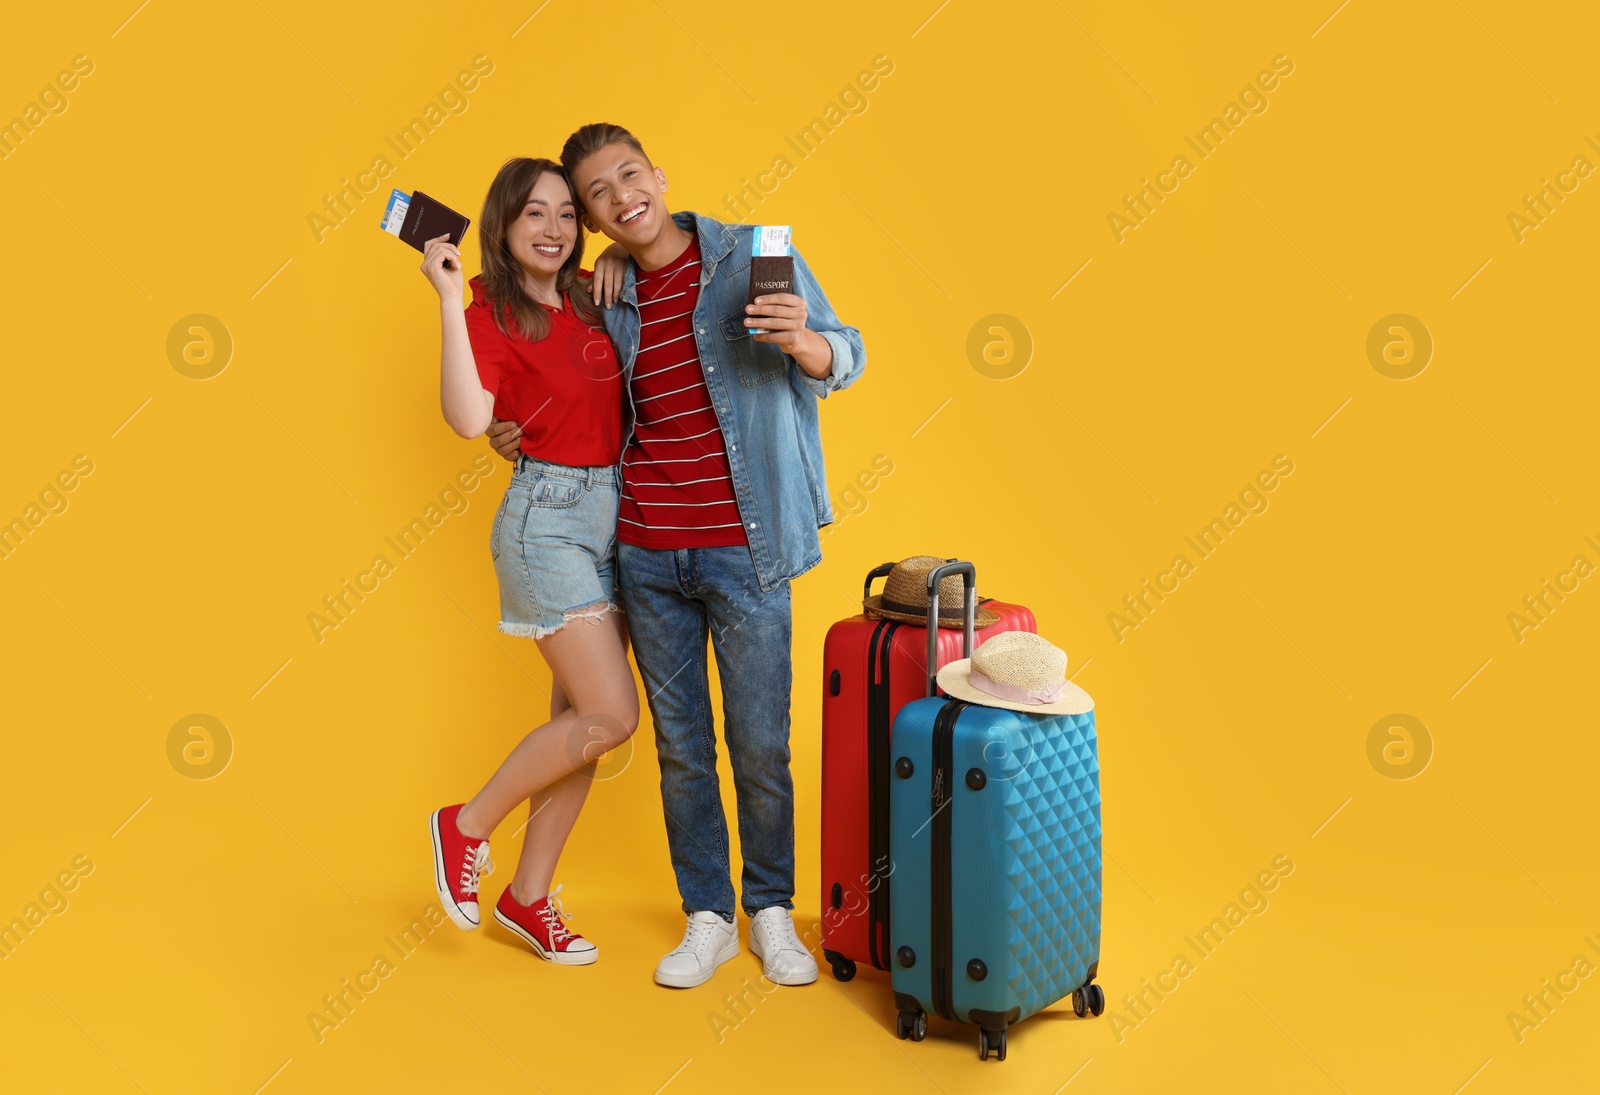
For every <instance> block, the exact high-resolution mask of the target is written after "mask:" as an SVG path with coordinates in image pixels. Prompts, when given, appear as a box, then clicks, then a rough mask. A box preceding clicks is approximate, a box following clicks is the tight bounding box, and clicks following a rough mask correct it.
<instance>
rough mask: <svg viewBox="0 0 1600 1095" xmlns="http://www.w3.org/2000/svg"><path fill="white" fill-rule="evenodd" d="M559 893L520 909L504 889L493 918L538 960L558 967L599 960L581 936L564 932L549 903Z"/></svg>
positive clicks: (552, 906)
mask: <svg viewBox="0 0 1600 1095" xmlns="http://www.w3.org/2000/svg"><path fill="white" fill-rule="evenodd" d="M560 892H561V887H560V886H557V887H556V888H555V891H554V892H552V893H551V894H550V896H549V897H541V898H540V899H539V900H537V901H535V902H534V903H533V904H532V905H522V904H519V903H518V902H517V899H516V898H515V897H512V896H511V887H510V886H507V887H506V888H505V892H503V893H502V894H501V895H500V900H499V901H498V902H497V903H496V904H495V907H494V918H495V919H496V920H498V921H500V923H502V924H504V925H505V926H506V927H507V928H508V929H510V930H511V931H512V932H513V933H514V934H516V935H518V936H521V937H522V938H523V939H525V940H526V941H527V942H528V945H529V946H531V947H532V948H533V950H534V953H535V954H537V955H538V956H539V957H540V958H543V959H545V960H546V961H549V962H554V963H556V964H557V965H559V966H587V965H588V964H589V963H590V962H593V961H594V960H595V959H596V958H599V957H600V948H598V947H596V946H595V945H594V944H593V943H591V942H589V941H588V940H587V939H585V938H584V937H583V936H581V935H573V934H572V933H571V932H569V931H567V926H566V924H564V923H562V921H561V913H560V912H559V911H558V909H557V907H556V903H555V902H554V901H552V900H551V898H554V897H555V895H556V894H558V893H560Z"/></svg>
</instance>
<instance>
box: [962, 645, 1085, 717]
mask: <svg viewBox="0 0 1600 1095" xmlns="http://www.w3.org/2000/svg"><path fill="white" fill-rule="evenodd" d="M1066 675H1067V655H1066V652H1065V651H1063V650H1061V649H1060V648H1059V647H1057V646H1055V645H1053V644H1052V643H1051V642H1050V641H1049V640H1048V639H1045V638H1041V637H1040V636H1038V635H1035V634H1033V633H1032V632H1030V631H1003V632H1001V633H1000V634H998V635H996V636H995V637H994V638H992V639H990V640H988V641H987V642H985V643H984V644H983V645H982V646H980V647H978V649H976V650H974V651H973V652H972V657H970V658H963V659H961V660H960V661H958V662H951V663H950V664H949V665H947V666H945V667H944V668H943V669H941V670H939V687H940V688H942V689H944V690H945V693H946V695H949V696H950V697H952V698H953V699H958V700H967V701H968V702H969V703H981V704H983V705H984V706H985V707H1003V708H1005V709H1006V710H1007V711H1022V712H1024V713H1026V714H1029V715H1081V714H1083V713H1084V712H1086V711H1092V710H1094V700H1092V699H1090V698H1089V693H1087V692H1085V691H1084V690H1083V689H1081V688H1079V687H1078V686H1077V685H1075V684H1073V683H1072V682H1071V681H1069V680H1067V679H1066Z"/></svg>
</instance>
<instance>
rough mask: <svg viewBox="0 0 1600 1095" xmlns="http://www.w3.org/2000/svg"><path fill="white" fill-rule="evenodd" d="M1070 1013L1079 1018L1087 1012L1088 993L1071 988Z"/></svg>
mask: <svg viewBox="0 0 1600 1095" xmlns="http://www.w3.org/2000/svg"><path fill="white" fill-rule="evenodd" d="M1072 1014H1074V1015H1076V1016H1077V1017H1078V1018H1079V1019H1082V1018H1083V1017H1084V1016H1085V1015H1088V1014H1089V1000H1088V994H1087V993H1085V992H1084V990H1083V989H1073V990H1072Z"/></svg>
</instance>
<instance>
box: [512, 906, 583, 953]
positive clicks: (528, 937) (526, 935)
mask: <svg viewBox="0 0 1600 1095" xmlns="http://www.w3.org/2000/svg"><path fill="white" fill-rule="evenodd" d="M494 918H495V921H496V922H497V923H498V924H499V925H500V926H501V927H503V928H505V929H506V930H508V931H510V932H511V933H512V934H513V935H516V936H517V937H518V938H520V939H521V940H522V941H523V942H524V943H526V944H528V946H530V947H532V948H533V953H534V954H537V955H538V956H539V957H540V958H543V959H544V960H545V961H546V962H554V963H555V964H556V965H558V966H587V965H589V964H590V963H591V962H595V961H597V960H598V959H599V958H600V948H599V947H595V946H591V947H590V948H589V949H588V950H586V951H552V950H546V949H545V948H544V946H543V945H542V944H541V943H540V942H539V940H538V939H537V938H536V937H535V936H534V935H533V934H532V933H531V932H529V931H528V930H527V929H526V928H524V927H523V926H522V925H521V924H518V923H517V922H516V921H515V920H512V919H511V918H510V917H509V916H506V915H505V914H504V913H502V912H501V911H500V907H499V906H498V905H497V906H495V910H494Z"/></svg>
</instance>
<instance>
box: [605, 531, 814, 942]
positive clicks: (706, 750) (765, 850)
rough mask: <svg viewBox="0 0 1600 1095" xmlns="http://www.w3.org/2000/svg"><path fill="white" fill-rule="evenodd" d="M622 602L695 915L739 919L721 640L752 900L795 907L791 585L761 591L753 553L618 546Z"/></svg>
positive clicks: (686, 894) (682, 889)
mask: <svg viewBox="0 0 1600 1095" xmlns="http://www.w3.org/2000/svg"><path fill="white" fill-rule="evenodd" d="M617 562H618V571H619V577H620V583H621V588H622V599H623V602H624V603H625V604H626V605H627V611H628V627H629V631H630V634H631V636H632V639H633V650H634V656H635V658H636V659H637V660H638V663H639V672H640V675H641V676H642V677H643V678H644V685H645V690H646V692H647V693H648V699H649V703H650V715H651V718H652V720H653V721H654V722H655V728H656V753H657V756H658V759H659V760H660V763H661V804H662V808H663V811H664V813H665V815H666V823H667V844H668V847H669V848H670V849H671V851H672V869H673V871H674V872H675V873H676V874H677V876H678V893H679V895H680V896H681V897H682V898H683V910H684V912H697V911H702V910H709V911H711V912H715V913H717V914H719V915H720V916H722V918H723V919H725V920H729V921H731V920H732V919H733V913H734V903H733V900H734V899H733V884H732V882H731V881H730V876H729V869H728V823H727V819H726V818H725V817H724V815H723V812H722V796H721V793H720V790H719V787H718V781H717V740H716V733H715V729H714V726H713V718H712V713H711V685H710V682H709V680H708V678H707V675H706V672H707V665H706V637H707V634H708V633H709V634H710V638H711V646H712V649H713V650H714V651H715V652H716V656H717V672H718V673H719V674H720V676H721V680H722V713H723V738H724V740H725V741H726V742H727V744H728V759H729V760H730V761H731V762H732V765H733V789H734V797H735V801H736V802H737V805H738V813H739V844H740V848H741V850H742V851H743V853H744V870H743V873H742V875H741V878H740V889H741V904H742V905H743V907H744V911H745V912H746V913H749V914H750V915H752V916H753V915H755V913H757V912H758V911H760V910H761V909H764V908H767V907H769V906H773V905H778V906H781V907H783V908H785V909H792V908H794V900H793V899H794V781H793V779H792V778H791V777H790V775H789V691H790V685H791V683H792V680H793V675H794V671H793V666H792V665H791V663H790V640H791V637H792V635H793V630H794V628H793V617H792V614H791V605H790V600H789V583H788V582H787V581H784V582H782V583H781V584H779V585H778V587H777V588H776V589H774V590H772V592H770V593H763V592H762V591H761V583H760V581H759V580H758V578H757V576H756V570H755V564H754V563H753V562H752V561H751V558H750V549H749V548H748V547H721V548H688V549H683V550H678V551H655V550H651V549H649V548H641V547H635V546H634V545H632V544H624V543H619V544H618V545H617Z"/></svg>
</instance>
